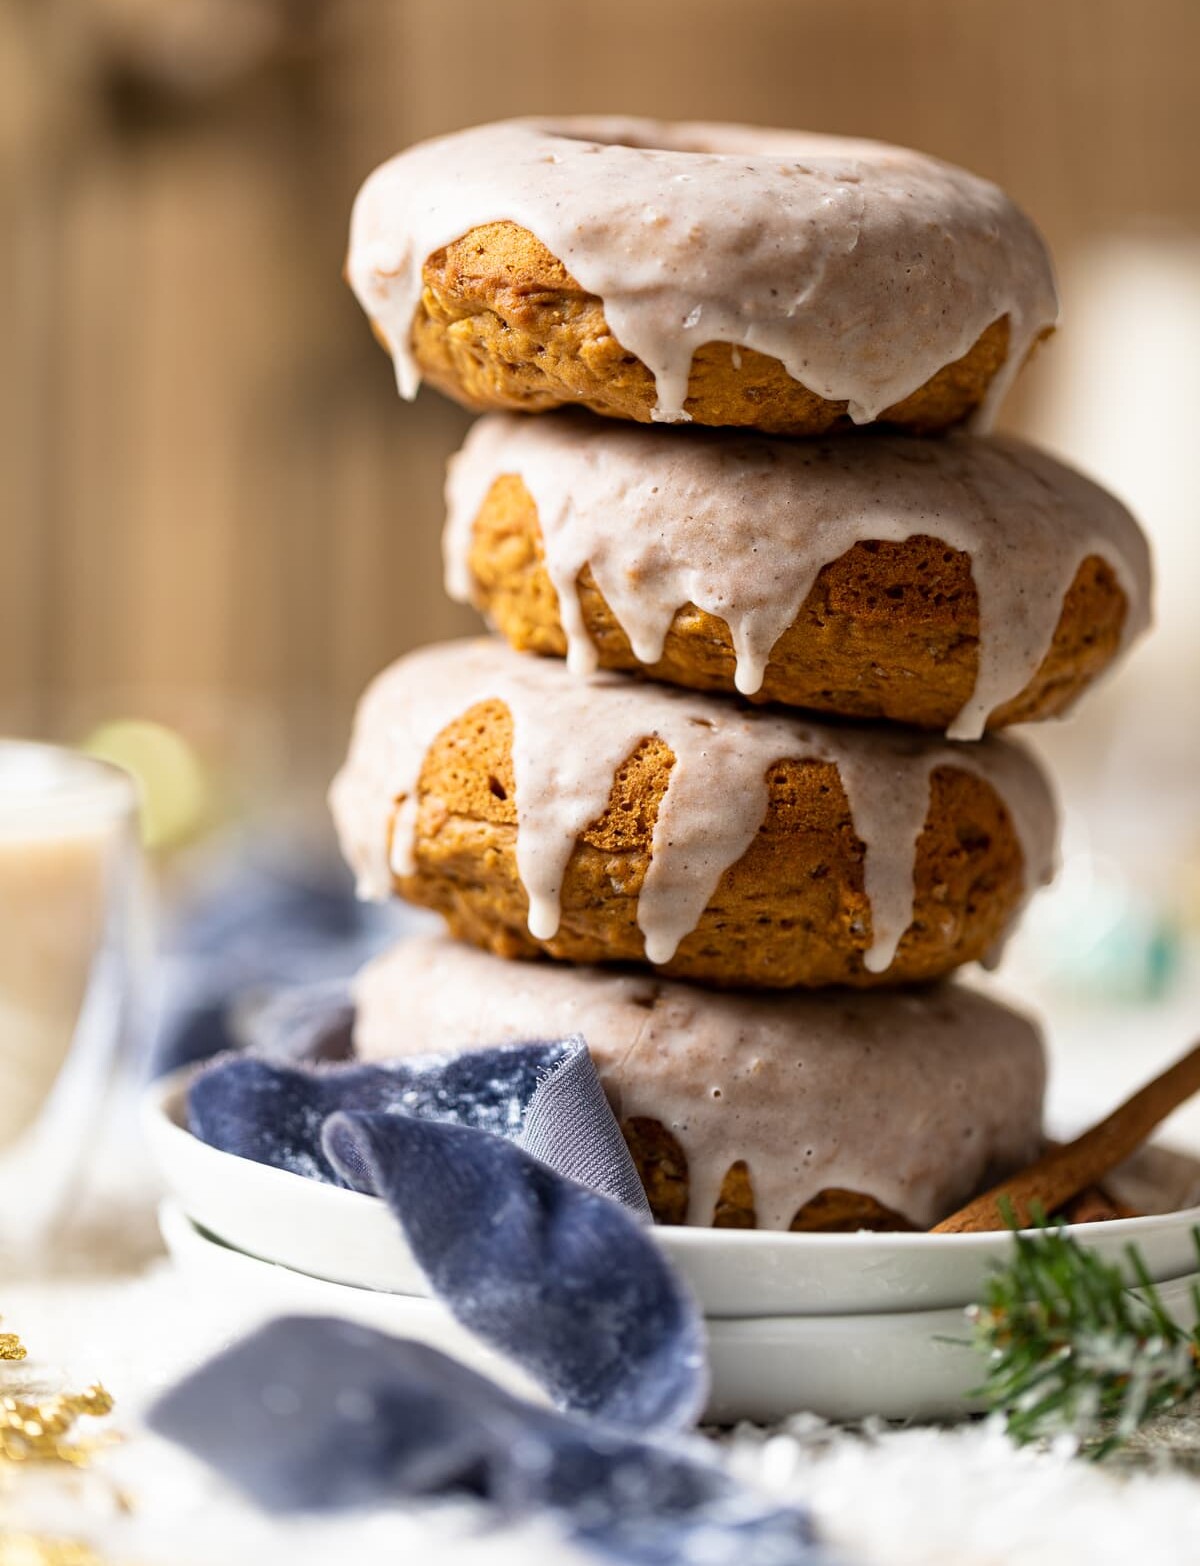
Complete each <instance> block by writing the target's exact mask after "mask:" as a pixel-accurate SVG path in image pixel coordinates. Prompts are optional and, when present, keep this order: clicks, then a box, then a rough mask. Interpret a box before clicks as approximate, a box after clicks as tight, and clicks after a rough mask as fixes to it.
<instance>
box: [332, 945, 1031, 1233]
mask: <svg viewBox="0 0 1200 1566" xmlns="http://www.w3.org/2000/svg"><path fill="white" fill-rule="evenodd" d="M355 999H356V1002H357V1023H356V1031H355V1044H356V1048H357V1051H358V1053H359V1054H360V1055H362V1056H363V1057H365V1058H366V1059H368V1060H387V1059H393V1058H395V1057H397V1056H400V1055H405V1054H416V1053H427V1052H434V1053H440V1052H443V1051H446V1052H449V1051H455V1052H457V1051H459V1050H462V1049H471V1048H474V1047H476V1046H482V1045H492V1044H504V1043H515V1042H518V1041H522V1040H526V1039H531V1038H547V1037H549V1038H559V1037H563V1036H565V1035H567V1034H570V1033H581V1034H583V1036H584V1038H585V1039H586V1040H587V1044H588V1048H589V1050H590V1051H591V1054H592V1058H593V1060H594V1061H595V1062H596V1067H597V1070H598V1071H599V1073H600V1079H601V1081H602V1083H603V1084H604V1089H605V1092H606V1093H607V1094H608V1097H609V1100H610V1102H611V1104H612V1106H613V1110H614V1113H615V1114H616V1116H617V1119H618V1120H619V1121H620V1122H621V1127H622V1130H623V1131H624V1133H625V1137H626V1140H627V1141H628V1142H629V1145H630V1149H631V1151H632V1152H633V1155H634V1159H635V1161H636V1162H637V1164H638V1172H639V1174H640V1175H641V1177H642V1183H643V1184H644V1185H645V1187H646V1191H647V1195H648V1196H649V1198H650V1206H651V1209H652V1211H653V1212H654V1216H655V1218H656V1219H657V1220H658V1221H659V1222H660V1223H693V1224H716V1225H717V1226H720V1227H731V1228H732V1227H736V1228H753V1227H755V1226H756V1225H757V1226H758V1227H761V1228H764V1229H786V1228H789V1227H791V1228H793V1229H810V1230H811V1229H830V1228H863V1227H867V1228H908V1227H913V1226H915V1227H917V1228H927V1227H929V1226H930V1225H931V1224H934V1223H936V1222H938V1220H939V1219H941V1218H944V1217H946V1216H947V1215H948V1214H949V1213H951V1212H953V1211H954V1210H956V1209H957V1208H958V1207H960V1206H962V1204H963V1203H964V1202H966V1201H968V1200H969V1199H970V1198H971V1196H973V1195H974V1194H975V1193H976V1192H977V1191H979V1190H982V1189H984V1188H986V1187H987V1186H989V1185H991V1184H992V1183H993V1182H994V1181H996V1180H999V1179H1002V1178H1003V1177H1004V1176H1005V1175H1006V1174H1010V1173H1011V1172H1012V1171H1013V1170H1014V1169H1016V1168H1019V1167H1021V1166H1022V1165H1024V1164H1027V1163H1029V1162H1031V1161H1032V1160H1033V1159H1034V1158H1036V1157H1037V1155H1038V1153H1039V1152H1040V1150H1041V1124H1042V1093H1043V1088H1044V1083H1045V1065H1044V1060H1043V1052H1042V1044H1041V1040H1040V1038H1039V1036H1038V1032H1037V1029H1036V1028H1035V1027H1034V1026H1033V1025H1032V1024H1031V1023H1030V1022H1028V1021H1027V1020H1026V1019H1025V1018H1024V1017H1022V1016H1020V1015H1019V1014H1018V1013H1016V1012H1013V1011H1009V1010H1007V1009H1006V1008H1005V1007H1003V1006H999V1005H997V1004H996V1003H995V1002H994V1001H990V1000H987V999H985V998H984V997H983V996H982V995H979V994H976V993H974V992H973V991H971V990H968V989H965V988H963V987H961V986H959V985H937V986H933V987H927V988H924V989H920V990H912V991H909V990H906V991H901V992H899V993H885V992H882V991H879V992H873V993H861V992H853V993H852V992H847V991H839V992H831V993H822V994H800V993H798V994H792V995H746V994H738V993H736V992H730V993H727V994H723V995H713V994H706V993H701V992H698V991H697V990H695V989H694V988H691V987H690V986H688V985H684V984H675V983H671V982H669V981H666V980H662V979H660V978H658V977H656V976H655V975H651V974H629V973H619V972H618V973H614V972H611V971H607V972H606V971H601V970H598V969H595V968H566V967H562V966H558V965H550V964H546V963H503V962H498V961H497V960H496V959H495V958H494V957H490V956H488V955H486V954H485V953H482V952H477V951H473V950H472V949H471V948H470V947H465V946H460V945H458V944H456V943H455V942H453V941H450V940H447V939H446V938H445V937H443V936H424V935H421V936H414V937H411V938H410V939H407V940H404V941H401V942H400V944H399V945H398V946H396V947H394V948H393V949H392V950H391V951H390V952H388V953H386V954H385V955H384V956H382V957H379V958H377V959H376V960H375V961H374V962H373V963H372V964H370V965H369V966H368V967H367V968H366V969H365V970H364V971H363V972H362V973H361V974H360V975H359V978H358V980H357V981H356V985H355Z"/></svg>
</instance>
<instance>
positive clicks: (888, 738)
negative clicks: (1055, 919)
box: [331, 639, 1055, 973]
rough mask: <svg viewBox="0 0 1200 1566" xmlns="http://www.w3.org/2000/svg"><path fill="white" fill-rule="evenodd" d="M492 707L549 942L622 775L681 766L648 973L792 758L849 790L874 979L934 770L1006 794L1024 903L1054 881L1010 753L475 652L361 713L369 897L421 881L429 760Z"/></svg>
mask: <svg viewBox="0 0 1200 1566" xmlns="http://www.w3.org/2000/svg"><path fill="white" fill-rule="evenodd" d="M492 698H494V699H496V700H499V701H502V702H503V703H504V704H505V706H506V707H507V708H508V710H509V712H510V714H511V716H512V724H513V742H512V744H513V750H512V754H513V772H514V780H515V790H516V798H515V804H516V809H517V864H518V868H519V871H520V875H521V880H522V884H523V885H524V887H525V891H526V893H527V895H528V898H529V904H530V909H531V915H532V918H536V920H537V924H538V930H537V931H535V932H534V933H535V934H538V935H539V938H540V939H549V938H550V936H552V935H553V933H554V931H555V930H556V929H557V927H558V896H559V890H560V887H561V884H562V875H563V871H564V869H565V867H566V864H567V861H568V860H569V858H570V856H571V852H572V850H573V849H574V847H575V842H576V839H577V837H578V835H579V833H580V831H581V830H582V828H583V827H584V826H586V825H587V824H588V823H590V822H591V821H594V820H595V819H597V817H599V816H600V815H601V814H602V813H603V810H604V808H605V805H606V804H607V801H608V798H609V794H610V791H611V787H612V780H613V774H614V772H615V771H616V768H617V767H618V766H619V765H620V763H621V761H623V760H624V759H625V758H626V757H628V756H630V755H632V754H633V752H634V751H635V750H636V749H637V746H638V745H639V744H640V743H641V741H643V740H644V739H646V738H648V737H650V736H657V737H658V738H660V739H661V740H662V741H663V742H664V743H665V744H666V745H667V746H669V748H670V749H671V751H672V753H673V754H674V757H675V761H674V765H673V766H672V769H671V774H670V779H669V782H668V786H667V790H666V794H665V796H664V798H663V801H662V803H661V805H660V807H659V812H658V820H657V822H656V824H655V828H654V835H653V838H652V840H651V857H650V865H649V868H648V869H647V871H646V876H645V880H644V882H643V886H642V892H641V896H640V899H639V902H638V926H639V928H640V930H641V931H642V934H643V937H644V940H645V949H646V955H647V957H648V959H649V960H650V961H651V962H655V963H665V962H669V961H670V959H671V957H672V956H673V954H674V952H675V950H676V948H677V946H678V945H679V942H680V941H681V940H682V939H683V937H684V936H685V935H687V934H688V933H689V932H690V931H691V930H693V929H695V927H696V924H697V923H698V921H699V918H700V915H701V913H702V912H703V911H704V908H705V907H706V906H707V904H708V902H709V900H710V898H711V897H712V895H713V893H714V892H715V891H716V888H717V884H718V882H719V881H720V879H721V876H722V875H723V874H724V872H725V871H726V870H727V869H728V868H729V866H730V865H732V864H733V863H735V862H736V861H737V860H738V859H740V858H741V856H742V854H743V853H744V852H745V851H746V849H747V848H748V847H749V845H750V843H751V842H752V841H753V839H754V837H755V835H756V833H757V832H758V829H759V827H760V826H761V825H762V822H763V820H764V817H765V815H766V807H767V781H766V774H767V771H768V769H769V768H770V767H771V766H772V765H773V764H774V763H775V762H777V761H782V760H786V759H789V758H795V759H798V760H807V761H819V762H830V763H832V764H833V765H835V766H836V767H837V768H838V771H839V773H840V775H841V780H842V785H843V787H844V789H845V791H846V797H847V800H848V802H849V806H850V812H851V815H852V818H853V821H854V829H855V831H856V833H857V834H858V836H859V838H860V839H861V840H862V842H863V845H864V848H865V862H864V867H863V875H864V882H865V891H866V895H867V897H868V899H869V901H870V905H871V945H870V948H869V950H868V951H867V953H866V955H865V957H864V963H865V965H866V967H867V969H868V970H869V971H870V972H872V973H882V972H884V971H885V970H886V969H887V968H888V967H889V966H890V965H891V962H892V958H893V957H894V955H895V952H896V947H897V946H898V944H899V942H900V938H901V936H902V935H903V934H904V932H905V930H906V929H907V928H908V926H909V924H910V923H911V920H912V902H913V859H914V849H915V845H916V841H917V838H918V837H919V836H920V833H921V829H922V827H923V825H924V822H925V817H926V813H927V811H928V805H929V779H930V775H931V774H932V772H933V771H934V770H935V769H936V768H937V767H939V766H943V765H948V766H954V767H958V768H961V769H962V770H964V771H967V772H973V773H976V774H978V775H979V776H980V777H982V778H984V779H985V780H987V781H988V782H989V783H990V784H991V785H992V786H993V787H994V788H995V790H996V792H997V793H998V794H999V795H1000V797H1001V799H1002V800H1003V801H1004V803H1005V804H1006V805H1007V807H1008V809H1009V812H1010V814H1011V817H1012V820H1013V825H1014V828H1015V830H1016V832H1017V834H1018V836H1019V839H1020V842H1021V845H1022V849H1023V851H1024V857H1025V887H1026V894H1027V895H1028V894H1029V893H1031V892H1032V891H1033V890H1034V889H1035V888H1036V887H1037V886H1038V885H1039V884H1041V883H1043V882H1045V881H1047V880H1049V878H1050V875H1051V872H1052V869H1053V860H1054V839H1055V813H1054V806H1053V802H1052V800H1051V797H1050V794H1049V790H1048V787H1047V784H1046V781H1045V778H1044V777H1043V775H1042V773H1041V771H1040V769H1039V768H1038V767H1037V766H1036V765H1035V763H1034V762H1033V760H1032V758H1031V757H1030V756H1029V754H1028V753H1027V752H1026V751H1025V750H1024V749H1023V748H1022V747H1020V746H1019V745H1017V744H1015V743H1013V742H1010V741H1003V740H995V739H987V740H983V741H981V742H980V743H979V744H977V745H957V744H949V743H947V742H945V741H942V740H938V739H935V738H932V737H929V736H925V735H921V734H919V733H916V732H914V731H912V730H908V729H903V728H899V727H897V728H889V727H876V728H856V727H851V726H840V725H839V726H836V727H835V726H832V725H825V724H821V723H816V722H803V721H801V720H799V719H798V718H795V717H792V716H788V715H784V714H780V713H776V712H768V711H764V710H742V709H741V708H738V707H736V706H734V705H732V704H731V703H729V702H728V701H726V700H722V699H720V698H713V697H706V696H699V695H695V694H693V693H691V692H687V691H681V690H672V689H670V688H669V687H666V686H657V685H650V684H644V683H641V682H638V681H632V680H630V679H629V678H628V677H627V676H622V675H613V674H605V673H601V674H597V675H594V676H593V677H591V678H590V679H588V680H578V679H576V678H574V677H573V676H572V675H570V674H569V673H568V672H567V670H565V669H564V668H563V666H562V665H561V664H560V663H557V662H555V661H553V660H550V659H543V658H530V657H523V656H521V655H520V654H518V653H514V652H512V651H511V650H510V649H509V648H507V647H505V646H503V645H500V644H497V643H496V642H493V641H487V640H484V639H479V640H472V641H464V642H449V643H445V644H443V645H441V646H436V647H427V648H423V649H421V650H420V651H418V652H415V653H411V654H409V655H408V657H406V658H402V659H400V661H399V662H398V663H395V664H393V665H392V666H391V668H390V669H387V670H385V671H384V672H383V674H381V675H380V676H379V677H378V678H377V679H376V680H375V681H374V683H373V684H372V685H371V686H370V687H369V688H368V690H367V692H366V695H365V696H364V697H363V700H362V703H361V704H360V707H359V712H358V717H357V719H356V722H355V729H354V737H353V739H352V742H351V747H350V755H349V757H348V759H347V762H346V765H345V766H344V767H343V769H342V771H341V772H340V773H339V775H338V777H337V778H336V779H335V781H334V785H333V788H332V791H331V805H332V808H333V813H334V818H335V822H336V824H337V828H338V832H339V835H340V838H341V843H342V849H343V852H344V853H345V855H346V858H347V859H348V861H349V862H350V864H351V865H352V866H353V868H354V870H355V872H356V873H357V876H358V885H359V891H360V894H361V895H363V896H368V897H379V898H383V897H386V896H387V895H388V894H389V893H390V891H391V889H392V876H393V873H394V874H396V875H405V874H408V873H410V871H411V869H412V867H413V832H414V824H415V814H416V809H417V782H418V779H419V776H420V771H421V765H422V762H423V761H424V759H425V755H426V752H427V751H428V749H429V747H430V745H431V744H432V743H433V741H434V739H435V738H436V737H437V735H438V734H439V733H440V732H441V731H442V729H444V728H445V727H446V725H447V724H449V723H451V722H452V721H453V720H454V719H455V718H457V717H460V716H461V715H462V714H464V713H465V712H467V711H468V710H469V709H470V708H471V707H472V706H474V705H475V704H477V703H478V702H481V701H485V700H488V699H492ZM393 817H394V819H393ZM530 928H531V930H532V929H533V926H532V923H531V925H530Z"/></svg>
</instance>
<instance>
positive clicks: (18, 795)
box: [0, 740, 137, 1216]
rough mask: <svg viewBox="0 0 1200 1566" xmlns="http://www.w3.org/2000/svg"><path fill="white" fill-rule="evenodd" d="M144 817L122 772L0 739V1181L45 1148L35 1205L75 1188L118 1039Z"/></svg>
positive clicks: (76, 756)
mask: <svg viewBox="0 0 1200 1566" xmlns="http://www.w3.org/2000/svg"><path fill="white" fill-rule="evenodd" d="M136 815H137V798H136V793H135V790H134V786H133V783H132V781H131V779H130V778H129V777H128V776H127V775H126V774H125V773H123V772H121V771H120V770H119V769H117V768H115V767H110V766H108V765H106V764H105V763H103V762H99V761H95V760H92V759H91V758H89V757H86V756H82V755H79V754H76V753H74V752H72V751H68V750H60V749H57V748H55V747H53V746H49V745H37V744H30V743H25V742H23V741H16V740H0V1186H3V1185H5V1184H7V1183H8V1182H9V1181H10V1180H15V1179H16V1178H18V1173H19V1171H21V1170H23V1169H24V1168H26V1167H28V1166H29V1164H30V1161H31V1159H32V1158H33V1157H34V1156H35V1155H36V1159H37V1165H38V1179H37V1182H36V1184H37V1187H38V1188H39V1189H38V1190H37V1191H36V1192H29V1193H27V1194H28V1195H29V1196H30V1199H31V1201H33V1203H34V1206H35V1207H37V1206H42V1207H44V1206H45V1205H46V1203H47V1202H50V1201H52V1200H54V1199H56V1198H57V1196H58V1195H59V1194H60V1193H61V1191H62V1190H63V1189H64V1188H65V1184H66V1182H67V1180H68V1178H69V1174H70V1171H71V1166H73V1165H76V1164H77V1162H78V1159H79V1157H80V1155H81V1153H82V1151H83V1148H82V1146H81V1145H77V1144H82V1142H83V1141H84V1140H86V1136H87V1126H88V1117H89V1113H90V1114H92V1115H95V1114H96V1113H98V1111H99V1104H98V1103H97V1102H96V1098H97V1096H102V1091H103V1088H104V1085H105V1083H106V1081H107V1078H108V1074H109V1072H110V1070H111V1066H112V1061H113V1058H114V1055H115V1051H116V1048H117V1045H118V1042H119V1038H118V1034H119V1031H120V1027H121V1017H122V1005H121V999H120V993H121V991H122V989H123V985H124V982H125V979H126V978H127V975H125V974H124V973H122V971H121V969H122V965H123V958H124V957H125V956H127V946H126V943H125V935H126V933H127V932H126V931H125V930H124V929H123V928H122V925H123V922H124V920H125V919H126V918H127V917H128V912H129V892H130V883H131V877H132V875H133V866H134V860H135V854H136V832H135V824H136ZM101 992H103V993H101ZM68 1063H69V1064H70V1071H69V1072H68V1071H66V1070H64V1068H65V1067H67V1065H68ZM72 1078H73V1079H74V1085H73V1086H72V1084H71V1082H70V1080H69V1079H72ZM88 1100H90V1101H91V1102H90V1103H89V1102H88ZM64 1115H65V1119H64ZM51 1132H52V1133H53V1144H52V1145H50V1144H49V1140H48V1139H49V1137H50V1134H51ZM31 1216H32V1214H31Z"/></svg>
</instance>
